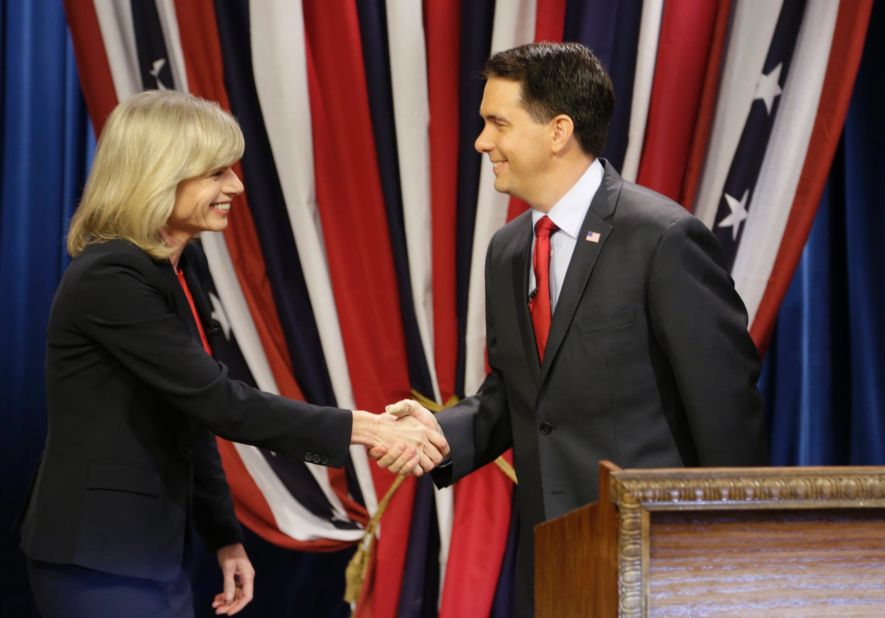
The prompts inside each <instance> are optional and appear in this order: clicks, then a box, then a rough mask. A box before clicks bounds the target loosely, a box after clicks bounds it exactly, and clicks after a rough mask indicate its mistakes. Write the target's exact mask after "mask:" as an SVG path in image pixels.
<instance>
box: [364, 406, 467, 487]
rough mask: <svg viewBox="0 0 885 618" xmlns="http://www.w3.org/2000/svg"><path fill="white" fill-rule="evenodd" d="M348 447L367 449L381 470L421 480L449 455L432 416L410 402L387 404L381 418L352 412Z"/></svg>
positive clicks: (365, 413) (370, 414)
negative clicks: (418, 477) (413, 476)
mask: <svg viewBox="0 0 885 618" xmlns="http://www.w3.org/2000/svg"><path fill="white" fill-rule="evenodd" d="M351 443H353V444H362V445H364V446H366V447H368V448H369V456H370V457H371V458H372V459H374V460H375V461H377V462H378V466H380V467H381V468H386V469H388V470H390V471H391V472H393V473H396V474H403V475H408V474H414V475H415V476H421V475H422V474H424V473H425V472H430V471H431V470H433V468H435V467H436V466H438V465H439V464H440V463H441V462H442V461H443V460H444V459H445V458H446V457H448V455H449V443H448V442H446V439H445V436H443V433H442V430H441V429H440V427H439V423H437V422H436V419H435V418H434V416H433V413H431V412H430V411H429V410H427V409H426V408H424V406H422V405H421V404H419V403H417V402H415V401H412V400H411V399H403V400H402V401H398V402H396V403H393V404H390V405H389V406H387V408H386V409H385V411H384V414H372V413H371V412H365V411H363V410H354V411H353V430H352V435H351Z"/></svg>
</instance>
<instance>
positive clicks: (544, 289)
mask: <svg viewBox="0 0 885 618" xmlns="http://www.w3.org/2000/svg"><path fill="white" fill-rule="evenodd" d="M558 229H559V228H558V227H556V224H555V223H553V221H551V220H550V218H549V217H547V216H546V215H545V216H543V217H541V218H540V219H539V220H538V222H537V223H536V224H535V254H534V256H533V257H532V268H534V270H535V295H534V296H533V297H532V300H531V301H530V302H529V311H530V312H531V314H532V325H533V326H534V327H535V341H536V342H537V344H538V358H539V359H541V362H544V348H546V347H547V335H549V334H550V320H551V318H552V316H553V312H552V311H551V306H552V305H551V303H550V235H551V234H553V232H555V231H556V230H558Z"/></svg>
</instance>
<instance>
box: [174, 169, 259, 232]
mask: <svg viewBox="0 0 885 618" xmlns="http://www.w3.org/2000/svg"><path fill="white" fill-rule="evenodd" d="M242 192H243V183H242V181H241V180H240V179H239V177H238V176H237V175H236V173H235V172H234V171H233V169H232V168H230V167H227V168H224V169H221V170H217V171H215V172H213V173H211V174H208V175H206V176H198V177H196V178H188V179H187V180H183V181H181V182H180V183H179V184H178V188H177V189H176V191H175V207H174V208H173V209H172V215H171V216H170V217H169V220H168V221H167V222H166V233H167V234H170V235H172V236H178V237H181V236H189V237H190V236H194V235H196V234H199V233H200V232H220V231H222V230H224V229H225V228H226V227H227V217H228V214H229V212H230V203H231V200H232V199H233V198H234V197H236V196H237V195H239V194H240V193H242Z"/></svg>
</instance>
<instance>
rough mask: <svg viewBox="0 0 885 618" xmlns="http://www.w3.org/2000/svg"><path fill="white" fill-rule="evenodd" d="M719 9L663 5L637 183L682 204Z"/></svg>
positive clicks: (681, 1) (685, 1) (694, 3)
mask: <svg viewBox="0 0 885 618" xmlns="http://www.w3.org/2000/svg"><path fill="white" fill-rule="evenodd" d="M716 9H717V3H715V2H709V1H708V0H669V1H668V2H665V3H664V15H663V18H662V20H661V34H660V39H659V40H660V44H659V46H658V55H657V61H656V66H655V76H654V86H653V87H652V93H651V102H650V105H649V114H648V124H647V127H646V131H645V135H646V137H645V143H644V145H643V149H642V158H641V159H640V161H641V163H640V165H639V174H638V176H637V179H638V183H639V184H641V185H644V186H646V187H649V188H651V189H654V190H655V191H658V192H660V193H663V194H664V195H666V196H667V197H670V198H671V199H674V200H676V199H679V194H680V191H681V189H682V179H683V174H684V173H685V168H686V163H687V159H688V153H689V151H690V150H691V143H692V135H693V133H694V129H695V122H696V118H697V111H698V109H699V108H700V103H701V96H702V86H703V83H704V75H705V73H706V70H707V59H708V58H709V54H710V47H711V45H712V43H713V31H714V26H715V24H716Z"/></svg>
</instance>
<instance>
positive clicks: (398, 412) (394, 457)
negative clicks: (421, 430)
mask: <svg viewBox="0 0 885 618" xmlns="http://www.w3.org/2000/svg"><path fill="white" fill-rule="evenodd" d="M385 414H388V415H390V416H392V417H394V418H396V419H399V420H398V422H403V421H404V420H405V419H409V420H412V419H414V420H417V421H418V422H420V423H421V424H422V425H424V427H426V428H427V429H428V430H429V431H430V435H432V436H440V437H442V436H443V432H442V429H441V428H440V426H439V423H438V422H437V420H436V417H435V416H434V415H433V413H432V412H431V411H430V410H428V409H427V408H425V407H424V406H422V405H421V404H419V403H418V402H417V401H414V400H412V399H403V400H401V401H397V402H396V403H392V404H390V405H388V406H387V407H386V408H385ZM444 440H445V439H444V438H443V443H442V444H439V443H437V444H436V446H437V447H438V450H439V452H440V453H441V455H442V457H443V458H445V457H448V456H449V445H448V443H447V442H445V441H444ZM369 456H370V457H372V459H375V460H376V461H377V462H378V466H380V467H381V468H388V469H393V468H395V467H396V464H397V462H398V461H399V460H400V459H401V453H398V452H393V451H391V450H390V449H388V448H385V447H384V445H376V446H374V447H372V448H371V449H369ZM438 464H439V462H435V464H434V465H438ZM421 468H423V471H424V472H429V471H430V470H428V469H426V467H425V466H423V465H422V466H421ZM416 471H417V470H416Z"/></svg>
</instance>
